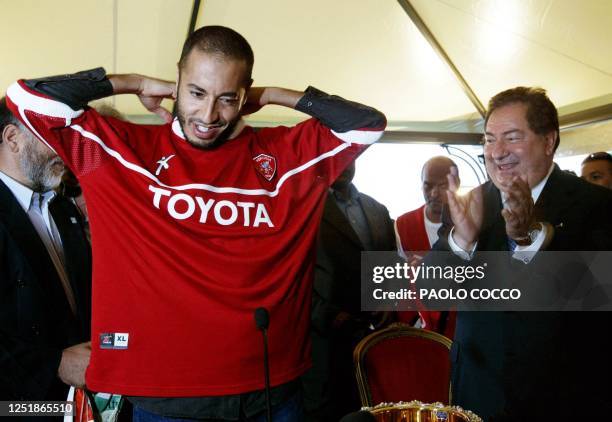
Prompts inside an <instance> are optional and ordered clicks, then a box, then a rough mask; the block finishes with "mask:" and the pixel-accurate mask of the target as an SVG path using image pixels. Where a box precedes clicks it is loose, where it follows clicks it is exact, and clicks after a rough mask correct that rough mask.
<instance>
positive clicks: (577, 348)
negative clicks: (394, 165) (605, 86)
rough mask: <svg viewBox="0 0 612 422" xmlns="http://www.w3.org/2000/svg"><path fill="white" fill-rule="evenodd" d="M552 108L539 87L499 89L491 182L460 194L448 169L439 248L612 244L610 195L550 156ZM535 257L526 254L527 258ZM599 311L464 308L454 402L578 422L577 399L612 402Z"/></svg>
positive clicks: (503, 415) (465, 252)
mask: <svg viewBox="0 0 612 422" xmlns="http://www.w3.org/2000/svg"><path fill="white" fill-rule="evenodd" d="M558 145H559V123H558V115H557V110H556V108H555V106H554V105H553V103H552V102H551V101H550V99H549V98H548V96H547V95H546V92H545V91H544V90H543V89H540V88H525V87H517V88H514V89H510V90H507V91H504V92H501V93H499V94H497V95H496V96H494V97H493V98H492V99H491V100H490V102H489V108H488V111H487V114H486V117H485V135H484V155H485V161H486V168H487V171H488V174H489V176H490V178H491V180H490V181H489V182H487V183H485V184H483V185H481V186H479V187H477V188H475V189H474V190H473V191H471V192H470V193H469V194H468V195H465V196H459V195H457V192H456V191H457V187H458V183H457V177H456V172H455V171H453V174H451V175H449V192H448V205H449V210H450V217H451V219H452V224H445V225H444V226H443V227H442V229H441V234H443V235H442V236H441V239H440V241H439V242H438V243H437V244H436V245H435V248H434V249H438V250H444V249H450V250H452V251H454V252H455V253H456V254H457V255H459V256H461V257H462V258H463V259H466V260H469V259H471V258H472V256H473V255H474V254H477V253H478V252H479V251H503V250H507V251H511V252H512V253H513V254H514V256H516V252H517V251H529V252H531V253H530V254H521V255H520V256H522V257H523V258H522V259H523V260H522V261H520V262H519V261H516V263H517V264H518V265H527V266H529V265H535V263H537V257H538V254H539V253H541V252H540V251H543V250H545V249H547V250H551V251H597V250H604V251H605V250H611V249H612V222H611V220H610V218H609V215H608V213H609V212H610V210H611V209H612V193H611V192H610V191H609V190H606V189H603V188H601V187H599V186H594V185H591V184H589V183H587V182H585V181H584V180H581V179H580V178H578V177H576V176H573V175H570V174H568V173H565V172H563V171H561V170H560V169H559V167H558V166H557V165H556V164H554V162H553V156H554V153H555V150H556V149H557V146H558ZM528 257H530V258H528ZM607 314H608V313H605V312H601V313H599V312H583V313H576V312H459V314H458V317H457V328H456V333H455V342H454V344H453V349H452V351H451V357H452V362H453V372H452V385H453V400H454V403H455V404H458V405H461V406H463V407H465V408H467V409H470V410H472V411H474V412H476V413H477V414H479V415H480V416H481V417H483V419H485V420H487V421H495V422H497V421H525V420H539V419H538V418H539V417H546V418H550V419H547V420H576V419H571V418H572V417H577V418H578V419H580V417H578V415H579V414H580V412H581V410H582V409H583V403H589V404H590V405H592V406H593V408H597V409H602V411H603V409H604V408H609V407H610V400H609V397H607V393H606V392H603V391H602V390H601V389H596V388H594V387H593V386H594V385H596V382H595V381H596V380H597V379H598V378H601V379H609V377H610V375H612V373H611V371H610V358H609V356H607V355H606V353H605V352H604V348H602V347H601V346H600V344H599V343H598V340H597V338H598V335H601V334H602V333H603V332H604V330H609V328H610V322H609V320H610V318H609V317H608V316H607Z"/></svg>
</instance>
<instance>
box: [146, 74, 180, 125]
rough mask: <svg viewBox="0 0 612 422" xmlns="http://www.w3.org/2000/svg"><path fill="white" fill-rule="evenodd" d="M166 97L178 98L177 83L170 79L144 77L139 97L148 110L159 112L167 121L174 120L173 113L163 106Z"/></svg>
mask: <svg viewBox="0 0 612 422" xmlns="http://www.w3.org/2000/svg"><path fill="white" fill-rule="evenodd" d="M165 98H170V99H173V100H175V99H176V84H175V83H174V82H170V81H163V80H161V79H154V78H149V77H145V76H143V77H142V80H141V83H140V89H139V92H138V99H140V102H141V103H142V105H143V106H145V108H146V109H147V110H149V111H150V112H151V113H155V114H157V115H158V116H159V117H161V118H162V119H164V121H165V122H166V123H170V122H171V121H172V113H170V112H169V111H168V110H166V109H165V108H163V107H162V106H161V102H162V101H163V100H164V99H165Z"/></svg>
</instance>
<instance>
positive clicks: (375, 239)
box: [302, 193, 396, 421]
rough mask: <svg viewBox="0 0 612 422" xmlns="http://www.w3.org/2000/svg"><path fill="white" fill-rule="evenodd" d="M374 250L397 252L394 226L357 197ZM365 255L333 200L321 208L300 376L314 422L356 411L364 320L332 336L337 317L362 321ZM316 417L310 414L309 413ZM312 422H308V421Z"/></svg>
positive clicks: (372, 202)
mask: <svg viewBox="0 0 612 422" xmlns="http://www.w3.org/2000/svg"><path fill="white" fill-rule="evenodd" d="M359 202H360V203H361V206H362V209H363V211H364V214H365V217H366V219H367V222H368V225H369V228H370V234H371V236H372V244H373V250H379V251H395V250H396V246H395V234H394V230H393V221H392V220H391V218H390V217H389V211H387V208H386V207H385V206H384V205H382V204H380V203H379V202H377V201H376V200H374V199H372V198H371V197H369V196H367V195H365V194H362V193H359ZM364 250H366V249H365V247H364V246H363V245H362V243H361V241H360V240H359V237H358V236H357V234H356V233H355V231H354V230H353V228H352V227H351V225H350V223H349V222H348V220H347V219H346V217H345V215H344V214H343V212H342V211H341V210H340V209H339V208H338V206H337V204H336V201H335V198H334V196H333V194H331V193H330V194H329V195H328V197H327V201H326V202H325V208H324V212H323V218H322V220H321V226H320V228H319V243H318V248H317V263H316V267H315V279H314V292H313V308H312V314H311V318H312V327H311V339H312V361H313V366H312V368H311V369H310V370H309V371H308V372H307V373H306V374H305V375H304V377H303V378H302V381H303V387H304V388H303V390H304V406H305V409H306V411H307V413H308V414H309V417H311V418H314V419H312V420H317V421H327V420H336V421H337V420H338V419H340V417H341V416H343V415H344V414H346V413H349V412H352V411H355V410H357V409H358V408H359V398H358V393H357V388H356V386H355V377H354V375H353V369H352V358H351V354H352V349H353V347H354V346H355V343H356V342H357V341H358V340H359V339H360V338H361V337H363V336H364V335H365V334H366V330H367V325H368V323H367V318H366V317H365V316H364V318H363V321H351V322H347V323H345V324H343V326H342V328H341V329H340V330H332V322H333V320H334V319H335V317H336V315H337V314H338V313H339V312H340V311H344V312H348V313H349V314H351V315H352V316H353V317H355V318H360V317H361V316H362V313H361V311H360V308H361V295H360V292H361V252H362V251H364ZM315 411H316V412H318V413H312V414H311V412H315ZM308 420H310V419H308Z"/></svg>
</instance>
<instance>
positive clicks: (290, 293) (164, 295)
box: [7, 82, 382, 397]
mask: <svg viewBox="0 0 612 422" xmlns="http://www.w3.org/2000/svg"><path fill="white" fill-rule="evenodd" d="M7 98H8V104H9V107H10V108H11V109H12V111H13V112H14V113H15V115H17V116H19V117H20V119H21V120H22V121H23V122H24V123H25V124H26V126H27V127H28V128H30V130H32V131H33V132H34V133H35V134H36V135H37V136H38V137H39V138H40V139H42V140H44V141H45V142H46V143H47V145H49V146H50V147H51V148H52V149H53V150H55V151H56V152H57V153H58V154H59V155H60V156H61V158H62V159H63V160H64V161H65V162H66V164H67V165H68V166H69V167H70V168H71V170H72V171H73V172H74V173H75V174H76V175H77V177H78V178H79V180H80V183H81V186H82V188H83V192H84V196H85V200H86V203H87V207H88V210H89V219H90V224H91V236H92V246H93V312H92V313H93V318H92V355H91V362H90V365H89V368H88V370H87V376H86V379H87V385H88V388H90V389H92V390H94V391H107V392H114V393H120V394H126V395H136V396H159V397H179V396H215V395H227V394H236V393H244V392H248V391H252V390H258V389H261V388H263V387H264V380H263V350H262V349H263V347H262V339H261V333H260V332H258V331H257V329H256V327H255V322H254V317H253V312H254V310H255V309H256V308H258V307H261V306H263V307H266V308H267V309H268V310H269V312H270V321H271V322H270V327H269V332H268V333H269V339H270V346H269V353H270V379H271V385H272V386H274V385H279V384H282V383H284V382H287V381H290V380H292V379H294V378H296V377H298V376H299V375H301V374H302V373H303V372H304V371H305V370H306V369H307V367H308V366H309V359H310V347H309V344H308V335H307V334H308V328H309V320H310V306H311V289H312V286H311V279H312V274H313V264H314V252H315V251H314V244H315V237H316V234H317V230H318V225H319V220H320V217H321V212H322V205H323V201H324V199H325V195H326V193H327V188H328V186H329V185H330V184H331V183H332V181H333V180H335V178H336V177H337V176H338V175H339V174H340V172H341V171H342V170H343V169H344V167H345V166H346V165H347V164H348V163H349V162H350V161H351V160H353V159H355V157H356V156H357V155H358V154H359V153H360V152H361V151H363V150H364V148H365V146H366V145H367V144H368V143H371V142H374V141H375V140H376V139H378V138H379V137H380V135H381V134H382V131H371V130H370V131H352V132H347V133H342V134H338V133H334V132H332V131H331V130H330V129H329V128H327V127H325V126H323V125H322V124H321V123H320V122H319V121H318V120H316V119H309V120H307V121H305V122H303V123H301V124H299V125H297V126H295V127H292V128H287V127H277V128H266V129H261V130H258V131H254V130H253V129H252V128H250V127H244V128H243V129H242V131H241V133H240V135H239V136H238V137H236V138H235V139H233V140H230V141H228V142H227V143H226V144H224V145H223V146H222V147H220V148H218V149H215V150H201V149H197V148H195V147H193V146H192V145H191V144H189V143H188V142H187V141H186V140H185V139H184V138H183V134H182V131H181V129H180V126H179V125H178V122H176V121H175V122H174V124H172V125H169V124H168V125H163V126H143V125H135V124H131V123H128V122H123V121H120V120H116V119H113V118H107V117H101V116H100V115H99V114H98V113H97V112H95V111H94V110H91V109H87V110H85V111H83V110H81V111H78V112H74V111H73V110H72V109H70V107H68V106H66V105H64V104H62V103H60V102H57V101H55V100H52V99H49V98H45V97H44V96H43V95H41V94H39V93H37V92H34V91H31V90H30V89H28V88H27V87H26V86H25V84H24V83H23V82H19V83H15V84H13V85H12V86H11V87H10V88H9V90H8V93H7ZM340 138H342V139H340ZM355 139H358V140H359V141H358V142H359V143H351V141H354V140H355Z"/></svg>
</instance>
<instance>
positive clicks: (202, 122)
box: [177, 49, 250, 148]
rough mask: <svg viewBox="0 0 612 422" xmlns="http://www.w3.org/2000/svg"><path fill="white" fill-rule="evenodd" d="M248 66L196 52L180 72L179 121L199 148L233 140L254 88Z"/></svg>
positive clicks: (193, 52)
mask: <svg viewBox="0 0 612 422" xmlns="http://www.w3.org/2000/svg"><path fill="white" fill-rule="evenodd" d="M246 75H247V66H246V64H245V62H243V61H240V60H234V59H231V58H226V57H223V56H221V55H218V54H210V53H205V52H202V51H200V50H198V49H193V50H192V51H191V53H189V57H188V58H187V60H186V62H185V63H184V65H183V66H182V67H181V68H180V69H179V82H178V97H177V117H178V120H179V123H180V125H181V128H182V130H183V133H184V135H185V138H186V139H187V141H188V142H189V143H191V144H192V145H193V146H195V147H198V148H214V147H217V146H219V145H221V144H222V143H223V142H224V141H226V140H227V139H231V137H232V135H234V136H235V134H233V133H232V132H233V130H234V129H235V125H236V123H237V122H238V120H240V110H241V108H242V106H243V105H244V102H245V101H246V94H247V91H248V88H249V85H250V82H248V81H247V76H246Z"/></svg>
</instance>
